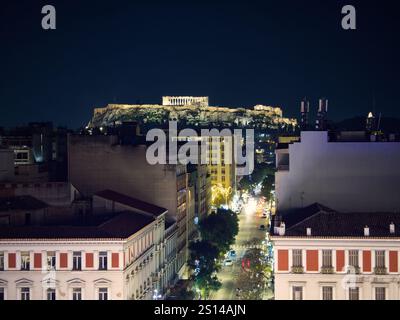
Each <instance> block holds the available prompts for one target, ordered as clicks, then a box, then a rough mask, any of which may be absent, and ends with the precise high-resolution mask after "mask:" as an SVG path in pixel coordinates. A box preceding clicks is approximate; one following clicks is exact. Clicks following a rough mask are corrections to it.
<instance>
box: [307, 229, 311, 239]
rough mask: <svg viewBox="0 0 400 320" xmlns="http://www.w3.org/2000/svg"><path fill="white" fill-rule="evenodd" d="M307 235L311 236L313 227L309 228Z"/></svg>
mask: <svg viewBox="0 0 400 320" xmlns="http://www.w3.org/2000/svg"><path fill="white" fill-rule="evenodd" d="M306 232H307V237H310V236H311V228H307V231H306Z"/></svg>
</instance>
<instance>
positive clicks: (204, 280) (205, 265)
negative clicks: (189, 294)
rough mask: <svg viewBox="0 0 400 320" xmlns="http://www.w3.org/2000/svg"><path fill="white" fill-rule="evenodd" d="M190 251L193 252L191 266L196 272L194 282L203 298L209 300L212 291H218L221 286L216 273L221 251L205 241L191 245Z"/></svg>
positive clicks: (193, 277)
mask: <svg viewBox="0 0 400 320" xmlns="http://www.w3.org/2000/svg"><path fill="white" fill-rule="evenodd" d="M189 249H190V252H191V253H190V255H191V259H190V261H189V266H190V268H191V269H192V270H194V273H193V276H192V280H194V282H195V285H196V287H197V288H199V289H200V291H201V294H202V296H203V297H205V298H207V297H208V296H209V294H210V292H211V291H212V290H218V289H219V288H220V286H221V283H220V282H219V280H218V278H217V277H216V276H215V272H216V271H218V269H219V265H218V264H217V258H218V255H219V250H218V248H217V247H216V246H215V245H213V244H211V243H210V242H208V241H204V240H201V241H196V242H192V243H190V246H189Z"/></svg>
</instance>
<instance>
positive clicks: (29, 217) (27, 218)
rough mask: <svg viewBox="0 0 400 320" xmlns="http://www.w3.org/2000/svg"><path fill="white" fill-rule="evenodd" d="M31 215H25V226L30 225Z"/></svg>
mask: <svg viewBox="0 0 400 320" xmlns="http://www.w3.org/2000/svg"><path fill="white" fill-rule="evenodd" d="M31 218H32V215H31V214H30V213H25V225H27V226H30V225H31V223H32V219H31Z"/></svg>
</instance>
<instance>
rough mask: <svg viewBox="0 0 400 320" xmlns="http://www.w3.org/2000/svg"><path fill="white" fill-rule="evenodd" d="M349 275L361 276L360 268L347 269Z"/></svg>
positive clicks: (351, 267) (349, 267) (350, 267)
mask: <svg viewBox="0 0 400 320" xmlns="http://www.w3.org/2000/svg"><path fill="white" fill-rule="evenodd" d="M347 273H348V274H360V273H361V271H360V267H358V266H348V267H347Z"/></svg>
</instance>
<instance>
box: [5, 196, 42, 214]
mask: <svg viewBox="0 0 400 320" xmlns="http://www.w3.org/2000/svg"><path fill="white" fill-rule="evenodd" d="M46 207H48V205H47V204H46V203H44V202H43V201H40V200H38V199H36V198H34V197H31V196H15V197H7V198H0V211H8V210H39V209H43V208H46Z"/></svg>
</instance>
